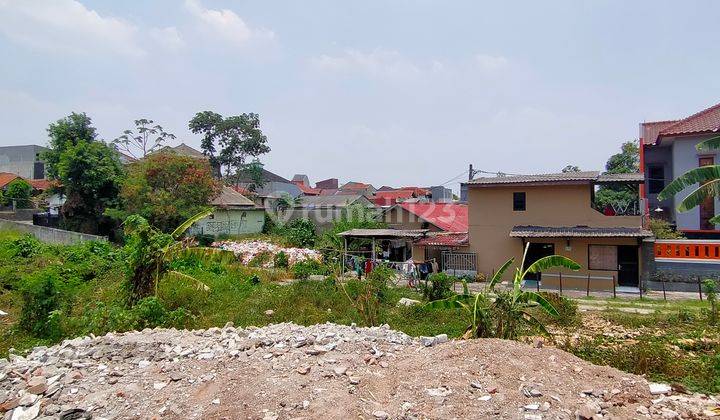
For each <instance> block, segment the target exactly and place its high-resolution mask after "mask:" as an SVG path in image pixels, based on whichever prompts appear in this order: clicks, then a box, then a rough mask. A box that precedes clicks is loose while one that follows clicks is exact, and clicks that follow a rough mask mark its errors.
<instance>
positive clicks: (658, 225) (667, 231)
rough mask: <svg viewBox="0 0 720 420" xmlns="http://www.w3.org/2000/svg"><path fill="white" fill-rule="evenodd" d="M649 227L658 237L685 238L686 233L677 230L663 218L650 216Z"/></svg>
mask: <svg viewBox="0 0 720 420" xmlns="http://www.w3.org/2000/svg"><path fill="white" fill-rule="evenodd" d="M648 227H649V228H650V230H651V231H652V233H653V235H654V236H655V238H656V239H684V238H685V235H683V234H682V233H680V232H678V231H677V230H675V228H674V227H673V226H672V225H671V224H670V223H669V222H667V221H665V220H662V219H654V218H650V222H649V223H648Z"/></svg>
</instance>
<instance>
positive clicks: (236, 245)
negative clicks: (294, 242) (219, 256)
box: [212, 241, 322, 268]
mask: <svg viewBox="0 0 720 420" xmlns="http://www.w3.org/2000/svg"><path fill="white" fill-rule="evenodd" d="M212 246H213V247H216V248H220V249H223V250H226V251H231V252H232V253H234V254H235V256H237V257H238V258H239V259H240V261H241V262H242V263H243V264H245V265H247V264H248V263H249V262H250V261H252V260H253V258H255V257H256V256H258V255H259V254H263V253H269V254H270V255H273V256H274V255H277V254H278V253H279V252H281V251H282V252H284V253H285V254H286V255H287V256H288V263H289V265H293V264H295V263H297V262H300V261H307V260H316V261H322V255H321V254H320V253H319V252H318V251H315V250H314V249H308V248H287V247H282V246H279V245H275V244H273V243H270V242H267V241H243V242H234V241H220V242H214V243H213V244H212ZM265 267H266V268H272V267H273V260H272V258H270V259H269V260H268V261H267V262H266V263H265Z"/></svg>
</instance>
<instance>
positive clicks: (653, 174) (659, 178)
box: [648, 165, 665, 194]
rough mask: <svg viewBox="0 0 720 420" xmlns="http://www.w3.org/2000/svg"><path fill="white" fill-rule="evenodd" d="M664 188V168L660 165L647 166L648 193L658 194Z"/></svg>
mask: <svg viewBox="0 0 720 420" xmlns="http://www.w3.org/2000/svg"><path fill="white" fill-rule="evenodd" d="M663 188H665V167H663V166H662V165H650V166H648V193H650V194H660V191H662V190H663Z"/></svg>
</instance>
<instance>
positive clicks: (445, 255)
mask: <svg viewBox="0 0 720 420" xmlns="http://www.w3.org/2000/svg"><path fill="white" fill-rule="evenodd" d="M441 268H442V270H443V271H448V270H450V271H462V272H466V271H474V272H477V254H475V253H474V252H452V251H443V252H442V266H441Z"/></svg>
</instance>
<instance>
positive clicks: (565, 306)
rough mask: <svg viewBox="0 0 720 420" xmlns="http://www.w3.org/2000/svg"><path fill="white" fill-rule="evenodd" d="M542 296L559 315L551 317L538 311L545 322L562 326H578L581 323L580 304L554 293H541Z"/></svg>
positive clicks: (539, 316)
mask: <svg viewBox="0 0 720 420" xmlns="http://www.w3.org/2000/svg"><path fill="white" fill-rule="evenodd" d="M540 296H542V297H544V298H545V300H547V301H548V302H549V303H550V305H552V307H553V308H555V309H556V310H557V313H558V315H557V316H550V315H548V314H547V312H545V311H542V310H540V311H537V312H538V314H537V316H538V318H539V319H540V320H542V321H543V322H545V323H548V324H549V323H553V324H557V325H562V326H570V325H576V324H577V323H579V322H580V312H579V311H578V304H577V302H576V301H574V300H573V299H568V298H566V297H565V296H560V295H559V294H557V293H554V292H540Z"/></svg>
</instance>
